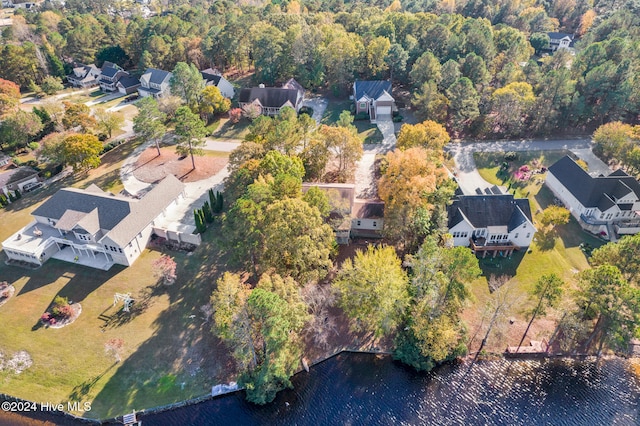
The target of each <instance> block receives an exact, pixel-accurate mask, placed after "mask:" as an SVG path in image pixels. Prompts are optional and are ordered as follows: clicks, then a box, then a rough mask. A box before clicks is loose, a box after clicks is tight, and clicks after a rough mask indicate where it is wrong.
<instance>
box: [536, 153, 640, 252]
mask: <svg viewBox="0 0 640 426" xmlns="http://www.w3.org/2000/svg"><path fill="white" fill-rule="evenodd" d="M545 184H546V185H547V187H549V189H550V190H551V191H552V192H553V193H554V195H555V196H556V197H557V198H558V199H559V200H560V201H562V203H563V204H564V205H565V206H566V207H567V209H569V211H570V212H571V214H572V215H573V217H575V218H576V220H578V223H580V225H581V226H582V228H583V229H585V230H587V231H590V232H592V233H594V234H600V235H603V236H604V235H606V236H607V237H608V238H609V239H611V240H614V241H615V239H616V238H617V235H620V234H637V233H638V232H640V183H639V182H638V181H637V180H636V179H635V178H634V177H632V176H629V175H628V174H626V173H625V172H624V171H622V170H616V171H615V172H612V173H610V174H609V175H608V176H602V175H601V176H597V177H593V176H591V175H589V173H587V171H586V170H584V169H583V168H582V167H580V166H579V165H578V164H577V163H576V162H575V161H574V160H573V159H572V158H571V157H569V156H565V157H563V158H561V159H560V160H558V161H556V162H555V163H554V164H553V165H552V166H551V167H549V171H548V173H547V179H546V181H545Z"/></svg>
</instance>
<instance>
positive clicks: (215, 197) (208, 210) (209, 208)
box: [193, 189, 224, 234]
mask: <svg viewBox="0 0 640 426" xmlns="http://www.w3.org/2000/svg"><path fill="white" fill-rule="evenodd" d="M223 206H224V199H223V198H222V193H221V192H220V191H216V192H215V193H214V192H213V189H209V201H205V202H204V205H203V206H202V208H200V209H195V210H194V211H193V216H194V219H195V221H196V232H197V233H198V234H202V233H203V232H204V231H206V230H207V224H212V223H213V221H214V215H217V214H220V213H222V208H223Z"/></svg>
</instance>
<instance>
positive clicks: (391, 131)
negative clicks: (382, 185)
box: [355, 117, 396, 200]
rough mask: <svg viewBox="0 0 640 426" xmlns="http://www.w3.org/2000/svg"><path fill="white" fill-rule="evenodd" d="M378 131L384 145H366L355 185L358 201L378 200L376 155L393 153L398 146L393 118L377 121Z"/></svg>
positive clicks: (357, 170) (358, 167) (358, 164)
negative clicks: (375, 173)
mask: <svg viewBox="0 0 640 426" xmlns="http://www.w3.org/2000/svg"><path fill="white" fill-rule="evenodd" d="M377 126H378V129H380V133H382V137H383V139H382V143H380V144H365V145H364V152H363V154H362V157H361V158H360V161H358V163H357V164H356V174H355V184H356V198H357V199H364V200H367V199H371V198H377V196H378V189H377V185H376V179H375V176H374V172H375V168H374V163H375V161H376V155H378V154H385V153H387V152H389V151H392V150H393V149H394V148H395V146H396V134H395V126H394V123H393V121H392V120H391V117H389V118H388V119H381V120H378V121H377Z"/></svg>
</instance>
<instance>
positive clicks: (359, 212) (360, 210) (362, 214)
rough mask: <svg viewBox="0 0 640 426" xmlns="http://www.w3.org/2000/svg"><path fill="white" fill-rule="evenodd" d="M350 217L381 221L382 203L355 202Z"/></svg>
mask: <svg viewBox="0 0 640 426" xmlns="http://www.w3.org/2000/svg"><path fill="white" fill-rule="evenodd" d="M351 216H352V217H354V218H356V219H382V218H383V217H384V203H383V202H382V201H362V200H356V201H355V202H354V203H353V213H352V214H351Z"/></svg>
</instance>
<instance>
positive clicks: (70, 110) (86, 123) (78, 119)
mask: <svg viewBox="0 0 640 426" xmlns="http://www.w3.org/2000/svg"><path fill="white" fill-rule="evenodd" d="M62 103H63V105H64V110H65V112H64V117H63V118H62V125H63V126H64V128H65V129H66V130H73V129H75V128H77V127H80V128H81V130H82V131H83V132H87V131H89V130H90V129H93V128H95V127H96V124H97V123H96V120H95V118H93V117H92V116H91V109H90V108H89V107H88V106H86V105H85V104H77V103H71V102H66V101H64V102H62Z"/></svg>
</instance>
